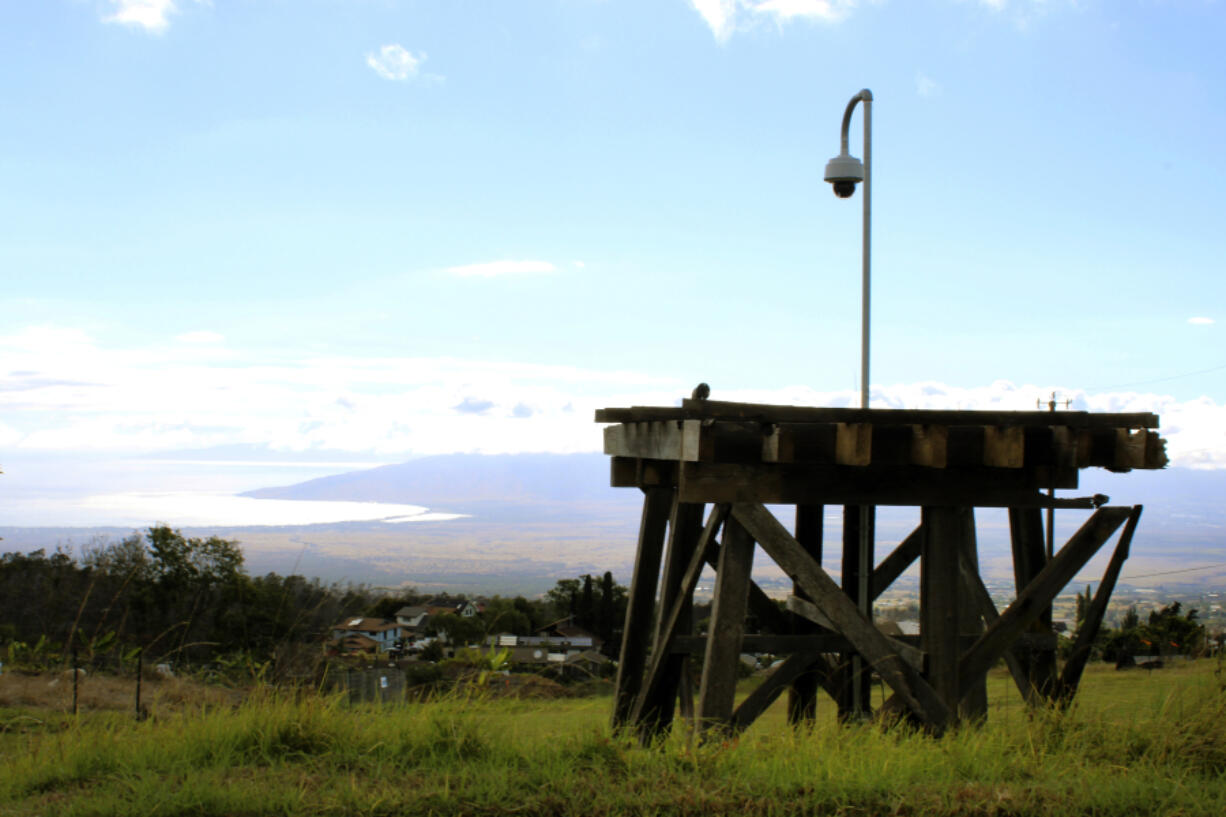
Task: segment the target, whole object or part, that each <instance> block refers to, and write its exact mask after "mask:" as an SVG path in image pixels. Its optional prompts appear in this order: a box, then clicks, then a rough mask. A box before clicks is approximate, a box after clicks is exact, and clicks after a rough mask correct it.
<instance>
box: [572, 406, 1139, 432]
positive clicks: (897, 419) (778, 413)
mask: <svg viewBox="0 0 1226 817" xmlns="http://www.w3.org/2000/svg"><path fill="white" fill-rule="evenodd" d="M667 410H669V411H677V409H675V408H673V409H667ZM616 411H625V410H624V409H621V410H619V409H602V410H599V411H597V414H596V421H597V422H622V420H621V419H620V416H619V417H618V419H610V418H612V417H613V416H614V415H612V414H609V413H608V412H616ZM631 411H633V409H632V410H631ZM640 411H646V412H650V411H652V409H650V408H647V409H640ZM680 411H681V414H680V415H679V416H685V417H699V418H712V419H742V420H761V421H765V422H780V423H783V422H796V423H823V422H825V423H832V422H833V423H874V422H876V423H890V424H893V425H916V424H919V425H972V424H973V425H985V426H987V425H993V426H1005V425H1036V426H1041V425H1062V426H1069V427H1071V428H1115V427H1117V426H1118V427H1121V428H1157V427H1158V425H1159V421H1158V415H1156V414H1152V413H1149V412H1134V413H1107V412H1094V413H1091V412H1087V411H948V410H931V409H859V408H828V407H813V406H779V405H773V404H769V403H729V402H725V401H721V400H682V401H681V409H680ZM622 416H625V415H622ZM635 416H636V417H638V416H646V415H635Z"/></svg>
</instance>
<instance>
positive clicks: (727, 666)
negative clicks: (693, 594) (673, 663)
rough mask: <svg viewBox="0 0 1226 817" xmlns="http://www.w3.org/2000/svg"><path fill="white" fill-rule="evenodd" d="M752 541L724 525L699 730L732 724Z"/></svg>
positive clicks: (735, 525)
mask: <svg viewBox="0 0 1226 817" xmlns="http://www.w3.org/2000/svg"><path fill="white" fill-rule="evenodd" d="M753 550H754V540H753V539H752V538H751V535H750V534H749V533H748V532H747V531H746V530H745V528H744V526H743V525H742V524H741V523H740V522H739V521H738V520H737V519H736V518H735V517H733V516H730V517H729V518H728V521H727V522H725V523H724V541H723V546H722V547H721V548H720V552H719V567H718V568H717V569H716V572H715V599H714V601H713V603H712V605H711V623H710V625H709V627H710V629H709V633H708V635H707V654H706V656H705V658H704V659H703V665H702V681H701V682H700V684H699V689H698V720H699V728H700V730H701V731H702V732H704V733H705V732H711V731H721V730H725V729H727V728H729V727H730V726H731V724H732V704H733V699H734V697H735V695H736V679H737V668H738V666H739V664H740V660H741V659H740V655H741V637H742V636H743V635H744V634H745V612H746V608H747V606H748V602H749V571H750V569H751V568H752V567H753Z"/></svg>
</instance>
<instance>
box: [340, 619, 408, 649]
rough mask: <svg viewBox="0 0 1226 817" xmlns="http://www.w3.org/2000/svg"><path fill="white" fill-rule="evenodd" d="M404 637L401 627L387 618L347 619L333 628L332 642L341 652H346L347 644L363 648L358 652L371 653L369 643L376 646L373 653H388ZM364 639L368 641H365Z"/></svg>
mask: <svg viewBox="0 0 1226 817" xmlns="http://www.w3.org/2000/svg"><path fill="white" fill-rule="evenodd" d="M402 635H403V630H402V628H401V625H400V624H398V623H397V622H395V621H391V620H389V619H386V618H362V617H354V618H349V619H345V620H344V621H342V622H341V623H340V624H337V625H335V626H334V627H333V628H332V638H331V642H332V643H333V644H335V645H337V648H338V650H339V651H341V652H346V650H345V649H343V647H344V646H345V645H346V644H350V645H354V646H361V647H362V649H358V650H356V651H358V652H370V651H372V650H369V649H368V647H369V646H370V645H369V644H367V643H366V642H367V641H369V642H371V643H372V644H373V645H374V650H373V652H387V651H388V650H390V649H392V647H393V646H395V644H396V641H397V640H399V639H400V638H401V637H402ZM362 639H366V641H363V640H362Z"/></svg>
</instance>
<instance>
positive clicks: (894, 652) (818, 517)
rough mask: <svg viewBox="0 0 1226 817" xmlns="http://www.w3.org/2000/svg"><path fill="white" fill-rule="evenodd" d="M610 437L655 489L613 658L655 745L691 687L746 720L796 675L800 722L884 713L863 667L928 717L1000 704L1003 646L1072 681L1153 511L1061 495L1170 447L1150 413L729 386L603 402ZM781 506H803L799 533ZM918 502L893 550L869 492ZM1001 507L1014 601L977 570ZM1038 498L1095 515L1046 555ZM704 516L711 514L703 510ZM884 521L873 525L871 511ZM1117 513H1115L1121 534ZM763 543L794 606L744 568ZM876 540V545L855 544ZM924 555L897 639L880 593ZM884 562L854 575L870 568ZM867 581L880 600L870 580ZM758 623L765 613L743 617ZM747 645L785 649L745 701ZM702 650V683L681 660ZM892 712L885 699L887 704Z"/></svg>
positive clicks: (622, 464)
mask: <svg viewBox="0 0 1226 817" xmlns="http://www.w3.org/2000/svg"><path fill="white" fill-rule="evenodd" d="M596 421H597V422H601V423H608V424H610V425H608V426H607V427H606V428H605V430H604V435H605V437H604V450H605V453H607V454H609V455H611V456H612V484H613V485H614V486H616V487H634V488H639V489H641V490H642V491H643V494H644V502H643V514H642V523H641V527H640V530H639V539H638V551H637V555H636V557H635V566H634V574H633V577H632V579H631V586H630V598H629V605H628V609H627V612H626V621H625V630H624V639H623V643H622V650H621V656H620V659H621V660H620V663H619V666H618V674H617V685H616V697H615V703H614V712H613V723H614V725H615V726H616V727H619V728H633V729H635V730H637V731H638V733H639V734H640V736H641V737H642V738H643V739H644V740H645V741H646V740H650V739H652V738H653V737H655V736H656V735H658V734H660V733H661V732H663V731H665V730H667V729H668V728H669V726H670V724H671V723H672V721H673V719H674V716H675V713H676V711H677V708H678V702H679V703H680V709H681V713H682V715H683V716H684V717H687V718H692V719H693V720H694V721H695V723H696V724H697V725H698V727H699V728H701V729H704V730H710V729H717V730H731V731H736V730H739V729H743V728H744V727H746V726H748V725H749V724H750V723H752V722H753V720H754V719H755V718H756V717H757V716H758V715H759V714H761V713H762V712H763V711H764V710H765V709H766V707H768V706H769V705H770V704H771V703H772V702H773V701H775V700H776V699H777V698H778V696H779V695H780V694H782V693H783V692H785V691H786V692H788V694H789V704H788V717H789V719H790V720H792V721H794V722H797V721H804V720H805V719H808V718H812V717H813V715H814V712H815V711H816V704H817V696H818V693H819V691H821V690H824V691H825V692H827V693H829V694H830V695H831V696H832V697H833V698H834V699H835V701H836V702H837V703H838V707H839V712H840V714H842V715H844V716H865V715H868V714H870V713H869V706H868V700H869V695H868V694H867V691H868V683H869V681H870V672H869V671H861V670H860V668H861V667H867V668H868V669H869V670H871V673H875V674H876V675H877V676H879V677H880V679H881V681H882V682H883V683H884V684H885V685H886V686H888V687H889V689H890V690H891V691H892V697H890V698H889V700H887V701H886V702H885V704H884V706H883V707H882V708H881V709H882V710H883V712H884V713H886V714H891V713H892V714H893V715H895V716H898V717H906V718H910V719H912V720H914V721H915V722H917V723H919V724H922V725H923V726H924V727H925V728H927V729H930V730H932V731H934V732H940V731H941V730H943V729H944V728H946V727H947V726H948V725H950V724H951V723H953V722H955V721H956V720H958V719H977V718H983V717H985V716H986V711H987V696H986V685H985V675H986V673H987V671H988V669H989V668H990V667H992V666H993V665H994V664H996V663H997V662H998V661H999V660H1000V659H1002V658H1003V659H1004V660H1005V662H1006V663H1007V665H1008V667H1009V671H1010V673H1011V674H1012V676H1013V679H1014V681H1015V682H1016V684H1017V687H1018V689H1019V691H1020V692H1021V694H1022V695H1023V696H1024V697H1025V698H1026V700H1027V701H1029V702H1032V703H1037V702H1043V701H1050V702H1059V701H1068V700H1070V699H1071V698H1072V696H1073V695H1074V694H1075V692H1076V689H1077V684H1078V681H1079V679H1080V676H1081V672H1082V669H1083V667H1084V666H1085V662H1086V659H1087V658H1088V655H1089V646H1090V643H1091V642H1092V640H1093V638H1094V636H1095V634H1096V633H1097V632H1098V630H1099V627H1100V626H1101V623H1102V618H1103V614H1104V612H1105V610H1106V606H1107V602H1108V600H1109V598H1110V595H1111V592H1112V590H1113V589H1114V586H1115V583H1116V580H1117V578H1118V576H1119V573H1120V567H1121V565H1122V564H1123V562H1124V560H1125V559H1126V558H1127V556H1128V547H1129V542H1130V541H1131V539H1132V535H1133V531H1134V530H1135V528H1136V525H1137V521H1138V518H1139V517H1140V514H1141V506H1139V505H1137V506H1133V507H1112V506H1108V505H1105V504H1104V503H1105V502H1107V501H1108V500H1107V497H1102V496H1095V497H1088V498H1063V497H1058V498H1054V499H1049V497H1048V496H1047V495H1046V494H1045V491H1047V490H1048V489H1051V488H1057V489H1071V488H1076V487H1077V483H1078V473H1079V469H1082V468H1086V467H1090V466H1100V467H1104V468H1109V469H1112V470H1117V471H1119V470H1129V469H1133V468H1161V467H1163V466H1165V465H1166V453H1165V443H1164V441H1163V440H1162V439H1161V438H1160V437H1159V436H1158V434H1157V433H1156V432H1155V431H1153V430H1152V429H1155V428H1157V426H1158V418H1157V416H1156V415H1153V414H1144V413H1142V414H1091V413H1087V412H1078V411H1063V412H1061V411H1052V412H1040V411H1033V412H1002V411H988V412H983V411H905V410H885V409H843V408H839V409H836V408H809V407H800V406H778V405H760V404H748V403H723V402H716V401H710V400H705V399H692V400H685V401H683V402H682V405H681V406H680V407H631V408H608V409H602V410H599V411H597V412H596ZM767 505H794V506H795V522H794V525H793V527H792V528H791V529H790V530H789V529H788V528H787V527H785V526H784V525H783V524H782V523H781V522H780V521H779V520H778V519H777V518H776V517H775V515H774V514H773V513H772V512H771V511H770V510H768V508H767V507H766V506H767ZM831 505H833V506H842V508H843V526H842V527H843V530H842V537H841V538H842V565H843V568H842V571H841V576H840V580H841V581H840V582H836V581H835V580H834V579H833V578H832V577H831V576H830V575H829V574H827V572H826V571H825V570H823V568H822V548H823V531H822V526H823V517H824V512H825V511H824V509H825V507H826V506H831ZM882 505H902V506H915V507H919V508H920V509H921V511H920V523H919V525H918V527H916V528H915V530H914V531H913V532H912V533H911V534H910V535H909V536H907V537H906V538H905V539H903V541H902V542H901V543H899V544H898V545H897V546H896V547H894V548H893V549H892V550H891V551H890V552H889V553H888V554H887V555H885V557H884V558H883V559H881V560H880V561H877V560H876V559H874V558H873V556H874V554H872V553H871V552H869V553H868V554H867V558H863V557H862V556H861V548H862V547H863V546H864V544H866V545H867V547H868V548H869V549H870V551H871V548H872V547H873V546H872V542H873V536H872V526H873V522H874V519H875V516H874V510H873V509H874V508H875V507H876V506H882ZM982 507H993V508H1007V509H1008V515H1009V523H1010V531H1011V540H1012V549H1013V564H1014V571H1015V578H1016V585H1017V594H1016V600H1015V601H1014V602H1013V603H1012V604H1010V605H1008V607H1007V608H1006V609H1004V610H1003V611H998V610H997V608H996V607H995V605H994V603H993V601H992V599H991V597H990V595H989V593H988V591H987V589H986V588H985V586H984V583H983V580H982V579H981V577H980V574H979V566H978V559H977V549H976V541H975V516H974V514H975V508H982ZM1044 508H1069V509H1083V510H1085V511H1088V512H1090V513H1089V518H1088V519H1087V520H1086V521H1085V523H1084V524H1083V525H1082V526H1081V527H1080V529H1079V530H1078V531H1077V532H1076V533H1075V534H1074V535H1073V536H1072V538H1070V539H1069V540H1068V542H1067V543H1065V544H1064V546H1063V547H1061V548H1059V549H1058V550H1057V551H1056V552H1055V554H1054V556H1053V557H1052V558H1051V559H1050V560H1048V558H1047V555H1046V548H1045V542H1044V530H1043V523H1042V512H1043V509H1044ZM704 515H705V519H704ZM865 525H867V526H869V535H867V536H861V527H862V526H865ZM1121 529H1122V530H1121ZM1117 531H1120V535H1119V538H1118V540H1117V544H1116V547H1115V552H1114V555H1113V556H1112V558H1111V560H1110V563H1109V565H1108V567H1107V571H1106V574H1105V575H1104V576H1103V579H1102V581H1101V582H1100V584H1099V587H1098V591H1097V594H1096V595H1095V597H1094V599H1093V603H1092V604H1091V607H1090V609H1089V611H1088V612H1087V615H1086V618H1085V620H1084V622H1083V625H1082V627H1081V628H1080V632H1079V634H1078V638H1077V641H1076V643H1075V645H1074V648H1073V651H1072V655H1071V657H1070V658H1069V660H1068V661H1067V662H1066V663H1065V665H1064V667H1063V668H1062V669H1060V668H1059V667H1058V666H1057V661H1056V656H1055V646H1056V637H1055V635H1054V633H1053V632H1052V629H1051V609H1052V601H1053V599H1054V598H1055V597H1056V595H1057V594H1058V593H1059V592H1060V590H1061V589H1062V588H1064V587H1065V585H1067V584H1068V582H1069V581H1070V580H1072V579H1073V577H1074V576H1075V575H1076V573H1077V572H1078V571H1079V570H1081V569H1082V568H1083V567H1084V566H1085V565H1086V563H1087V562H1088V561H1089V560H1090V558H1091V557H1092V556H1094V554H1095V553H1096V552H1097V551H1098V550H1099V549H1100V548H1101V547H1102V545H1103V544H1105V543H1106V542H1107V541H1108V539H1110V538H1111V537H1112V535H1113V534H1115V533H1116V532H1117ZM755 543H756V544H757V545H758V546H760V547H761V549H762V551H764V552H765V553H766V555H768V556H769V557H770V558H771V559H772V560H774V561H775V562H776V563H777V564H778V565H779V567H781V568H782V569H783V570H784V572H785V573H786V574H787V575H788V576H789V577H791V579H792V581H793V595H792V596H791V598H789V599H788V605H787V607H788V612H786V613H785V612H783V611H781V610H780V608H779V606H778V605H777V604H776V603H775V602H773V601H772V600H771V599H769V598H768V597H767V596H766V594H765V593H764V592H763V591H762V589H761V588H759V587H758V586H757V585H756V584H755V583H754V581H753V580H752V579H751V576H750V572H751V567H752V562H753V556H754V549H755ZM862 543H864V544H862ZM916 560H918V561H919V564H920V634H919V636H918V637H911V638H908V637H899V636H893V637H891V636H888V635H886V634H884V633H883V632H882V631H881V630H879V629H878V628H877V627H876V626H875V625H874V624H873V621H872V616H871V613H868V614H866V613H865V612H863V611H865V610H870V611H871V600H872V599H875V598H877V597H878V596H879V595H880V594H881V593H882V592H883V591H884V590H886V588H888V587H889V586H890V585H891V583H893V582H894V580H895V579H897V578H898V577H899V576H900V575H901V574H902V573H903V572H904V571H905V570H906V569H907V568H908V567H910V566H911V565H912V564H913V563H914V562H915V561H916ZM862 564H868V565H871V566H873V567H872V569H871V575H865V576H860V575H857V574H858V573H859V572H860V571H859V569H858V566H859V565H862ZM707 565H710V566H712V567H714V568H715V571H716V580H715V587H714V600H713V605H712V613H711V619H710V624H709V627H708V632H707V633H706V634H705V635H704V636H701V637H699V636H695V635H694V634H693V622H692V620H691V606H692V603H693V593H694V589H695V587H696V586H697V583H698V580H699V576H700V574H701V573H702V570H703V568H704V567H705V566H707ZM862 594H867V596H868V600H867V601H865V600H862V599H861V595H862ZM747 618H748V619H750V620H751V621H753V622H755V623H756V627H754V628H753V629H754V630H756V631H757V632H749V631H748V630H747V626H746V622H747ZM742 652H770V653H774V654H786V655H788V657H787V658H786V659H785V660H784V661H783V662H782V663H780V664H778V665H777V666H776V667H775V669H774V670H773V671H772V673H771V675H770V676H769V677H768V678H766V679H765V680H764V681H763V683H762V684H761V685H760V686H758V687H757V688H756V689H755V690H754V692H753V693H752V694H751V695H750V696H749V697H748V698H746V699H745V700H744V701H742V702H741V703H740V705H739V706H734V703H735V700H734V689H735V681H736V676H737V664H738V661H739V656H740V654H741V653H742ZM693 653H701V654H702V656H703V657H702V674H701V678H700V679H699V686H698V697H697V700H696V701H695V700H694V698H693V679H691V678H690V677H689V666H690V664H689V662H688V661H687V660H686V657H687V656H688V655H690V654H693ZM878 714H881V713H878Z"/></svg>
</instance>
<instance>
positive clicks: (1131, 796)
mask: <svg viewBox="0 0 1226 817" xmlns="http://www.w3.org/2000/svg"><path fill="white" fill-rule="evenodd" d="M10 680H11V676H0V707H3V708H0V814H4V815H6V817H7V816H8V815H12V816H13V817H18V816H19V815H60V814H64V815H103V814H107V815H120V814H122V815H133V814H147V815H178V814H191V815H274V814H284V815H323V814H329V815H330V814H336V815H342V814H343V815H350V814H354V815H429V814H473V815H501V814H507V815H511V814H550V815H553V814H557V815H560V814H584V815H613V814H643V815H647V814H694V815H699V814H703V815H713V814H738V815H741V814H745V815H771V814H848V815H851V814H856V815H867V814H889V815H928V814H933V815H946V814H951V815H952V814H976V815H1029V814H1049V815H1068V814H1083V815H1106V814H1121V815H1124V814H1128V815H1132V814H1141V815H1200V814H1204V815H1221V814H1226V692H1223V690H1222V683H1223V678H1222V677H1221V667H1220V666H1219V664H1217V662H1213V661H1199V662H1194V663H1190V664H1187V665H1181V666H1175V667H1171V668H1168V669H1164V670H1158V671H1155V672H1152V673H1147V672H1145V671H1132V672H1115V671H1113V670H1112V669H1110V668H1109V667H1105V666H1095V667H1092V668H1091V670H1090V671H1089V672H1087V675H1086V678H1085V681H1084V684H1083V688H1082V694H1081V697H1080V700H1079V703H1078V705H1077V707H1076V708H1075V709H1073V710H1072V711H1070V712H1068V713H1054V712H1039V713H1034V714H1028V713H1027V712H1026V710H1025V709H1024V708H1023V707H1022V706H1021V705H1020V702H1019V701H1018V698H1017V693H1016V691H1015V690H1012V689H1008V688H1007V686H1006V684H1007V683H1008V682H1007V681H1006V679H1005V678H1004V677H1003V676H1000V675H995V674H994V675H992V676H991V677H990V681H989V694H990V696H991V698H992V702H991V716H990V722H989V724H988V725H987V726H985V727H982V728H964V729H961V730H958V731H956V732H954V733H952V734H950V735H947V736H946V737H944V738H941V739H933V738H929V737H926V736H924V735H921V734H917V733H914V732H911V731H908V730H905V729H895V730H889V731H886V730H882V729H879V728H876V727H872V726H856V727H839V726H836V725H835V724H834V723H833V715H832V712H831V709H832V707H831V706H829V705H827V703H828V702H826V701H823V705H822V707H821V708H822V709H823V710H824V712H823V715H822V718H821V719H820V720H819V723H818V724H817V726H816V727H815V728H813V729H811V730H802V731H793V730H791V729H788V728H787V727H786V726H785V725H784V722H783V713H782V711H781V707H780V706H779V705H778V704H777V705H776V706H775V707H774V708H773V709H772V710H771V711H770V712H768V713H767V715H766V716H765V717H763V718H762V719H760V720H759V721H758V722H757V723H756V724H755V725H754V726H753V728H752V729H751V730H749V731H748V732H747V733H745V734H744V735H742V736H741V737H740V738H738V739H736V740H729V741H717V742H711V743H708V744H706V745H698V744H696V743H695V742H694V741H692V740H691V739H690V738H689V736H688V735H686V734H683V733H682V731H681V730H677V732H676V734H674V735H672V736H671V737H670V738H669V739H667V740H666V741H664V742H663V743H662V744H661V745H659V746H657V747H654V748H652V749H641V748H638V747H637V746H636V745H634V744H633V743H632V742H630V741H628V740H624V739H621V738H619V737H616V736H613V735H611V734H610V732H609V729H608V725H607V720H608V714H609V709H610V700H609V699H608V698H607V697H598V698H583V699H559V700H550V701H525V700H519V701H513V700H473V699H459V698H453V699H449V700H444V701H441V702H434V703H424V704H423V703H418V704H407V705H400V706H389V707H384V708H368V707H351V706H348V705H346V704H342V703H341V702H340V701H339V700H337V699H325V698H320V697H318V696H314V695H308V696H299V697H293V696H289V695H284V694H282V695H278V694H277V693H275V692H272V691H268V690H256V691H254V692H253V693H252V694H250V695H249V696H248V697H247V699H246V701H245V702H243V703H242V704H240V705H237V706H235V705H233V704H231V703H227V702H225V701H224V700H223V699H221V698H216V697H214V698H209V699H202V700H203V701H204V702H203V703H193V702H191V700H190V695H188V694H187V692H186V691H185V690H184V688H182V687H180V691H179V694H178V695H177V697H176V696H168V697H167V698H166V699H164V700H162V701H161V702H160V703H158V704H157V705H156V706H151V709H152V711H153V715H154V716H153V717H152V718H150V719H149V720H146V721H144V722H140V723H137V722H135V720H134V719H133V718H132V717H131V715H130V711H125V710H121V709H112V710H98V709H94V710H89V711H84V712H83V713H82V714H81V715H79V716H77V717H75V718H74V717H73V716H71V715H67V714H65V713H64V712H63V711H62V709H60V710H59V711H57V710H56V708H48V707H47V706H46V705H45V704H44V705H42V706H31V705H14V701H13V699H12V698H11V697H6V696H5V687H6V684H8V683H9V681H10ZM96 680H97V679H92V680H91V683H92V682H93V681H96ZM6 702H7V703H6Z"/></svg>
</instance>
